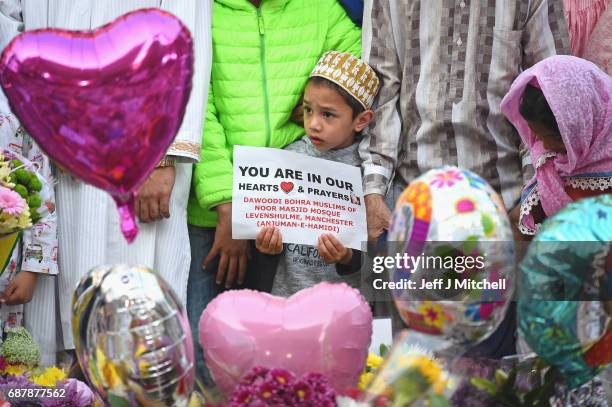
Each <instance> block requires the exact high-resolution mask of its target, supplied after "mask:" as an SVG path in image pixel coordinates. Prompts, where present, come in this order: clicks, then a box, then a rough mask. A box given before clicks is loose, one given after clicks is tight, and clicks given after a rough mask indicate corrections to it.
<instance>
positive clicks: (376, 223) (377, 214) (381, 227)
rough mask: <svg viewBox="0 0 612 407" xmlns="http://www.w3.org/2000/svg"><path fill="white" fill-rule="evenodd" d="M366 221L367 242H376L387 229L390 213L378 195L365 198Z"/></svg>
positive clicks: (381, 197)
mask: <svg viewBox="0 0 612 407" xmlns="http://www.w3.org/2000/svg"><path fill="white" fill-rule="evenodd" d="M365 204H366V213H367V221H368V240H374V241H375V240H377V239H378V238H379V237H380V236H381V235H382V234H383V233H384V231H385V230H387V229H389V220H390V219H391V211H390V210H389V208H387V204H385V200H384V198H383V196H382V195H380V194H370V195H366V196H365Z"/></svg>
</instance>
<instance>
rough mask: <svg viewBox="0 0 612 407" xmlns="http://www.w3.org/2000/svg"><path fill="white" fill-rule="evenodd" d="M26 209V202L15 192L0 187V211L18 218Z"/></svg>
mask: <svg viewBox="0 0 612 407" xmlns="http://www.w3.org/2000/svg"><path fill="white" fill-rule="evenodd" d="M27 207H28V205H27V204H26V201H25V200H24V199H23V198H22V197H21V196H20V195H19V194H18V193H17V192H15V191H12V190H10V189H8V188H6V187H0V211H2V212H4V213H7V214H9V215H12V216H19V215H21V213H22V212H23V211H25V209H26V208H27Z"/></svg>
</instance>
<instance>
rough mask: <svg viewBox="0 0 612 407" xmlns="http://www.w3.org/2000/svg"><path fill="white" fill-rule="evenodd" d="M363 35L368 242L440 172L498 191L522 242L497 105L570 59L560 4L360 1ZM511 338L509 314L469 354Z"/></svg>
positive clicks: (517, 179)
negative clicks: (468, 175) (376, 86)
mask: <svg viewBox="0 0 612 407" xmlns="http://www.w3.org/2000/svg"><path fill="white" fill-rule="evenodd" d="M363 30H364V36H363V38H364V39H363V41H364V59H365V60H366V61H368V62H369V64H370V65H371V66H372V68H374V70H376V72H377V73H378V75H379V78H380V80H381V82H382V87H381V89H380V92H379V94H378V98H377V100H376V102H375V106H374V112H375V117H374V123H373V124H372V125H371V126H370V128H369V131H368V133H367V135H366V137H365V138H364V140H363V142H362V143H361V145H360V155H361V158H362V160H363V168H364V195H365V202H366V209H367V221H368V237H369V239H372V240H375V239H378V238H379V237H380V236H381V235H382V234H383V233H384V231H385V230H386V229H387V228H388V225H389V217H390V209H389V207H390V206H391V205H393V203H394V202H395V200H396V198H397V197H399V194H400V193H401V191H402V190H403V189H404V188H405V187H406V185H407V184H408V183H409V182H410V181H412V180H413V179H415V178H416V177H417V176H418V175H420V174H422V173H424V172H426V171H427V170H429V169H431V168H435V167H439V166H441V165H444V164H448V165H457V166H459V167H463V168H466V169H468V170H471V171H473V172H475V173H476V174H479V175H481V176H482V177H483V178H485V179H486V180H487V181H488V182H489V183H490V184H491V186H492V187H493V188H494V189H495V190H497V191H498V192H500V193H501V196H502V198H503V200H504V203H505V205H506V207H507V208H508V209H511V208H514V209H512V210H511V220H512V222H513V224H514V226H515V227H514V229H516V230H515V233H516V235H517V236H518V235H520V233H519V232H518V218H519V216H518V210H519V205H518V201H519V198H520V193H521V188H522V186H523V184H524V182H525V181H527V180H529V178H530V174H529V173H530V172H531V170H530V168H529V167H530V166H531V163H530V161H529V156H528V154H527V153H526V151H521V147H520V137H519V135H518V134H517V132H516V130H515V129H514V128H513V127H512V125H511V124H510V123H509V122H508V121H507V120H506V119H505V117H504V116H503V115H502V113H501V111H500V104H501V100H502V98H503V97H504V95H505V94H506V92H507V91H508V90H509V89H510V85H511V83H512V81H513V80H514V79H515V78H516V77H517V76H518V74H519V73H520V72H521V70H522V69H525V68H527V67H529V66H531V65H533V64H535V63H536V62H538V61H540V60H542V59H544V58H546V57H548V56H551V55H555V54H557V53H568V52H569V39H568V33H567V25H566V23H565V19H564V13H563V7H562V2H561V1H557V0H551V1H547V0H531V1H526V0H415V1H401V0H375V1H372V0H368V1H367V3H366V10H365V11H364V29H363ZM387 192H389V194H387ZM385 195H387V202H385V199H384V198H385ZM394 321H395V322H398V321H399V319H397V318H394ZM515 331H516V327H515V323H514V314H513V312H512V310H511V311H510V312H509V313H508V316H507V318H506V320H505V321H504V323H502V325H501V326H500V327H499V328H498V330H497V331H496V332H495V333H494V334H493V335H492V336H491V337H490V338H489V339H488V340H486V341H485V342H483V343H482V344H481V345H479V346H478V347H477V349H475V350H474V355H477V354H481V355H484V356H488V357H499V356H502V355H504V354H508V353H514V333H515Z"/></svg>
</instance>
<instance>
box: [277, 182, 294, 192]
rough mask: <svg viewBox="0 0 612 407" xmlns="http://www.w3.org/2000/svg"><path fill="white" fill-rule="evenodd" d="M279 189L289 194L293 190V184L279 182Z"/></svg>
mask: <svg viewBox="0 0 612 407" xmlns="http://www.w3.org/2000/svg"><path fill="white" fill-rule="evenodd" d="M280 187H281V189H282V190H283V191H285V193H287V194H288V193H289V192H291V191H292V190H293V182H285V181H283V182H281V184H280Z"/></svg>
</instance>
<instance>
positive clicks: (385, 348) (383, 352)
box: [378, 343, 389, 357]
mask: <svg viewBox="0 0 612 407" xmlns="http://www.w3.org/2000/svg"><path fill="white" fill-rule="evenodd" d="M388 351H389V347H388V346H387V345H385V344H384V343H381V344H380V347H379V348H378V354H379V355H380V356H381V357H385V355H386V354H387V352H388Z"/></svg>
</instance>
